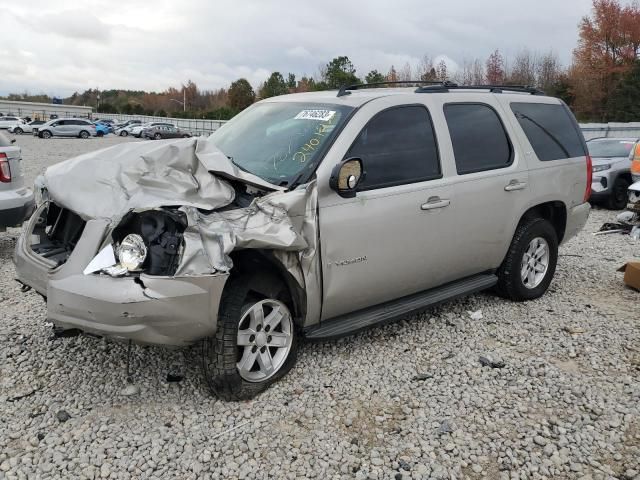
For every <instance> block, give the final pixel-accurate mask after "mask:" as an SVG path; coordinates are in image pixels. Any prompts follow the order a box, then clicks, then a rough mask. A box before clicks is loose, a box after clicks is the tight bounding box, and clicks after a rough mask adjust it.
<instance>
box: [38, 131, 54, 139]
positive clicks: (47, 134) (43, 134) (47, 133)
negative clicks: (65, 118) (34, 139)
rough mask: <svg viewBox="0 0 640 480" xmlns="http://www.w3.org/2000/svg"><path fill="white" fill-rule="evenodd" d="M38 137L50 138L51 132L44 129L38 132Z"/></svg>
mask: <svg viewBox="0 0 640 480" xmlns="http://www.w3.org/2000/svg"><path fill="white" fill-rule="evenodd" d="M40 137H41V138H51V137H52V135H51V132H50V131H49V130H45V131H44V132H40Z"/></svg>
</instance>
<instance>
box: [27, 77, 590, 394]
mask: <svg viewBox="0 0 640 480" xmlns="http://www.w3.org/2000/svg"><path fill="white" fill-rule="evenodd" d="M591 169H592V166H591V163H590V159H589V157H588V156H587V150H586V144H585V141H584V138H583V137H582V133H581V132H580V129H579V128H578V125H577V123H576V121H575V119H574V117H573V115H572V114H571V112H570V111H569V109H568V108H567V106H566V105H565V104H564V103H563V102H562V101H560V100H558V99H556V98H552V97H547V96H544V95H542V94H540V92H538V91H537V90H535V89H529V88H518V87H481V86H478V87H475V88H473V87H472V88H469V87H458V86H457V85H454V84H450V83H443V84H440V85H429V86H424V87H419V88H415V87H412V88H380V89H378V88H360V86H354V87H351V88H343V89H341V90H340V91H337V92H336V91H325V92H313V93H300V94H293V95H285V96H280V97H273V98H269V99H266V100H263V101H261V102H258V103H257V104H255V105H253V106H251V107H250V108H248V109H247V110H245V111H244V112H242V114H240V115H238V116H237V117H235V118H234V119H233V120H231V121H230V122H228V123H226V124H225V125H224V126H223V127H222V128H220V129H219V130H218V131H216V132H215V133H214V134H212V135H211V136H210V137H209V138H206V139H205V138H187V139H180V140H175V141H171V142H161V143H158V142H130V143H126V144H120V145H118V146H115V147H111V148H109V149H107V150H102V151H98V152H95V153H93V154H85V155H83V156H82V157H78V158H76V159H73V160H70V161H68V162H63V163H61V164H58V165H55V166H52V167H49V169H48V170H47V172H46V173H45V175H44V179H43V182H42V184H43V186H44V190H43V198H46V199H48V201H45V202H44V203H42V204H41V205H40V206H39V208H38V210H37V211H36V213H35V214H34V215H33V217H32V219H31V221H30V222H29V224H28V225H27V227H26V228H25V230H24V233H23V235H22V236H21V237H20V239H19V241H18V243H17V246H16V251H15V263H16V272H17V276H18V279H19V280H20V281H21V282H23V283H25V284H27V285H29V286H32V287H33V288H34V289H35V290H37V291H38V292H40V293H41V294H42V295H43V296H45V297H46V298H47V309H48V314H47V318H48V319H49V320H50V321H52V322H54V323H55V324H56V325H58V326H59V327H62V328H69V329H80V330H83V331H86V332H90V333H93V334H98V335H104V336H108V337H111V338H115V339H121V340H125V341H128V340H133V341H135V342H141V343H151V344H161V345H171V346H181V345H190V344H193V343H195V342H201V343H202V349H201V355H202V364H203V365H204V369H203V372H204V377H205V379H206V381H207V383H208V385H209V386H210V388H211V390H212V392H214V393H215V394H216V395H218V396H220V397H221V398H224V399H246V398H251V397H253V396H255V395H256V394H257V393H259V392H261V391H262V390H264V389H265V388H266V387H267V386H268V385H269V384H270V383H272V382H273V381H275V380H277V379H278V378H280V377H281V376H283V375H284V374H285V373H286V372H287V371H288V370H289V369H290V368H291V367H292V365H293V364H294V362H295V358H296V352H297V349H298V345H299V340H300V338H302V337H306V338H309V339H327V338H335V337H340V336H343V335H348V334H351V333H353V332H357V331H359V330H362V329H364V328H368V327H371V326H374V325H379V324H382V323H384V322H387V321H390V320H394V319H397V318H399V317H402V316H404V315H406V314H408V313H410V312H413V311H416V310H421V309H425V308H428V307H430V306H432V305H435V304H438V303H441V302H444V301H447V300H450V299H453V298H456V297H458V296H461V295H467V294H471V293H474V292H478V291H481V290H486V289H490V288H493V289H494V290H495V291H496V292H498V293H499V294H500V295H502V296H504V297H505V298H508V299H511V300H515V301H525V300H531V299H535V298H538V297H540V296H541V295H543V294H544V293H545V291H546V290H547V288H548V287H549V284H550V283H551V281H552V278H553V276H554V272H555V269H556V263H557V261H558V245H559V244H561V243H562V242H566V241H567V240H569V239H570V238H572V237H573V236H574V235H575V234H576V233H577V232H578V231H579V230H580V229H581V228H582V227H583V226H584V224H585V222H586V220H587V217H588V215H589V211H590V206H589V203H588V202H587V200H588V198H589V196H590V187H591V173H592V171H591Z"/></svg>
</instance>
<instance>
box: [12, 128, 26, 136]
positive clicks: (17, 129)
mask: <svg viewBox="0 0 640 480" xmlns="http://www.w3.org/2000/svg"><path fill="white" fill-rule="evenodd" d="M13 133H15V134H16V135H22V134H23V133H24V131H23V130H22V129H21V128H20V127H17V128H14V129H13Z"/></svg>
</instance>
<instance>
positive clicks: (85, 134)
mask: <svg viewBox="0 0 640 480" xmlns="http://www.w3.org/2000/svg"><path fill="white" fill-rule="evenodd" d="M80 138H82V139H84V140H86V139H87V138H89V132H87V131H86V130H82V131H81V132H80Z"/></svg>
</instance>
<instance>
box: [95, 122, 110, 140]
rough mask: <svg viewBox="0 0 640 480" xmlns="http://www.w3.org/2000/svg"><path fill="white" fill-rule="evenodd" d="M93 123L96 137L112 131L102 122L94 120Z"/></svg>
mask: <svg viewBox="0 0 640 480" xmlns="http://www.w3.org/2000/svg"><path fill="white" fill-rule="evenodd" d="M94 125H95V126H96V137H104V136H105V135H109V134H110V133H112V131H113V130H112V129H111V127H109V126H107V125H105V124H104V123H100V122H95V123H94Z"/></svg>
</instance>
